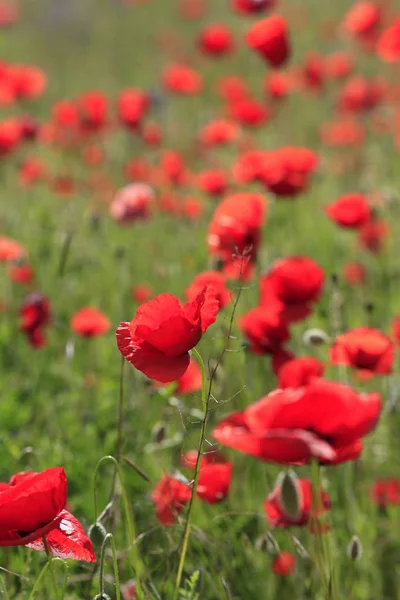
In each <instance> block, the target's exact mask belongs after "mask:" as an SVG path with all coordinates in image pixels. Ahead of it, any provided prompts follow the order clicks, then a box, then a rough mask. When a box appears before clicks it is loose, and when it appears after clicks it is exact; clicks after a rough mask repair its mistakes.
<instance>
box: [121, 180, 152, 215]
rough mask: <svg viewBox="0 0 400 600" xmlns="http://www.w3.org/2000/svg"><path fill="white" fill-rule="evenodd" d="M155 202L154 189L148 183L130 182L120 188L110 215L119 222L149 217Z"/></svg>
mask: <svg viewBox="0 0 400 600" xmlns="http://www.w3.org/2000/svg"><path fill="white" fill-rule="evenodd" d="M153 204H154V192H153V189H152V188H151V187H150V186H149V185H147V184H146V183H130V184H129V185H126V186H125V187H123V188H122V189H120V190H119V191H118V192H117V193H116V195H115V197H114V199H113V201H112V203H111V205H110V215H111V217H112V218H113V219H114V221H117V222H118V223H132V222H133V221H137V220H139V219H148V218H149V217H150V216H151V213H152V207H153Z"/></svg>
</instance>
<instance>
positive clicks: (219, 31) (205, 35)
mask: <svg viewBox="0 0 400 600" xmlns="http://www.w3.org/2000/svg"><path fill="white" fill-rule="evenodd" d="M198 43H199V46H200V49H201V50H202V52H204V54H209V55H210V56H215V57H218V56H223V55H226V54H229V53H230V52H232V50H233V48H234V42H233V35H232V32H231V31H230V30H229V29H228V27H227V26H226V25H224V24H222V23H211V24H210V25H207V26H206V27H205V28H204V29H203V31H202V32H201V33H200V36H199V41H198Z"/></svg>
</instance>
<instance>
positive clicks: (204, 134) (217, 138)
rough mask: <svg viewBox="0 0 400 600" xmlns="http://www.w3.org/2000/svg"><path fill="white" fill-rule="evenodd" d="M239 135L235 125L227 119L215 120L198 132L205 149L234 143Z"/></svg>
mask: <svg viewBox="0 0 400 600" xmlns="http://www.w3.org/2000/svg"><path fill="white" fill-rule="evenodd" d="M238 135H239V127H238V125H237V123H234V122H233V121H229V120H228V119H216V120H214V121H210V122H209V123H207V125H205V126H204V127H203V128H202V130H201V132H200V141H201V143H202V144H204V146H206V147H213V146H222V145H224V144H231V143H232V142H234V141H236V140H237V138H238Z"/></svg>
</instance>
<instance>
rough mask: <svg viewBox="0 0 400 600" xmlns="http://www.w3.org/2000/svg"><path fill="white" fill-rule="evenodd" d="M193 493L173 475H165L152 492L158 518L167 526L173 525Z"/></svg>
mask: <svg viewBox="0 0 400 600" xmlns="http://www.w3.org/2000/svg"><path fill="white" fill-rule="evenodd" d="M191 495H192V491H191V489H190V487H189V486H188V485H187V484H186V483H183V482H182V481H179V480H178V479H175V478H174V477H171V476H170V475H163V476H162V477H161V479H160V481H159V482H158V483H157V484H156V486H155V487H154V489H153V492H152V494H151V499H152V501H153V504H155V505H156V515H157V519H158V520H159V521H160V522H161V523H162V524H163V525H164V526H165V527H168V526H169V525H172V524H173V523H174V521H175V520H176V517H177V516H178V515H179V514H180V513H181V512H182V510H183V509H184V507H185V505H186V504H187V503H188V502H189V500H190V498H191Z"/></svg>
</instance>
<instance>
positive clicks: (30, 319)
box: [20, 292, 51, 348]
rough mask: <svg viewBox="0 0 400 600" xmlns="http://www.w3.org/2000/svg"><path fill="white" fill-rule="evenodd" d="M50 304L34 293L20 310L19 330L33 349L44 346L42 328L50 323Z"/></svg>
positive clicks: (44, 340)
mask: <svg viewBox="0 0 400 600" xmlns="http://www.w3.org/2000/svg"><path fill="white" fill-rule="evenodd" d="M50 315H51V312H50V302H49V300H48V298H45V297H44V296H42V295H41V294H38V293H36V292H34V293H32V294H29V295H28V296H27V297H26V298H25V301H24V302H23V304H22V306H21V308H20V329H21V331H22V332H23V333H24V334H25V335H26V336H27V338H28V342H29V343H30V345H31V346H33V348H40V347H41V346H44V345H45V344H46V339H45V337H44V335H43V331H42V330H43V328H44V327H45V326H46V325H48V324H49V322H50Z"/></svg>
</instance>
